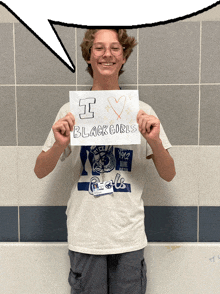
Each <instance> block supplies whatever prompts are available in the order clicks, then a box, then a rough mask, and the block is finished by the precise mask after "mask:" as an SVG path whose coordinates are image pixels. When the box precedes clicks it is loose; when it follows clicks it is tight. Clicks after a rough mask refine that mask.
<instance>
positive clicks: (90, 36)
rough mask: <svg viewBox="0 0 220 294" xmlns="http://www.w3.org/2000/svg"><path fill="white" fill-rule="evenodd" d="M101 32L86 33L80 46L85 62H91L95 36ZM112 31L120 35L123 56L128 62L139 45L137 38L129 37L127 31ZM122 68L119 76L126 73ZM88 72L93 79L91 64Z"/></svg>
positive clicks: (93, 30) (95, 30)
mask: <svg viewBox="0 0 220 294" xmlns="http://www.w3.org/2000/svg"><path fill="white" fill-rule="evenodd" d="M99 30H100V29H88V30H87V31H86V32H85V36H84V38H83V41H82V43H81V44H80V46H81V50H82V56H83V58H84V59H85V61H89V60H90V56H91V47H92V45H93V41H94V39H95V34H96V33H97V31H99ZM110 30H112V31H115V32H116V33H117V34H118V41H119V42H120V44H121V45H122V47H124V51H123V55H124V58H125V59H126V61H127V59H128V57H129V56H130V54H131V52H132V51H133V48H134V47H135V46H136V45H137V42H136V40H135V38H134V37H129V36H128V34H127V31H126V30H125V29H110ZM122 68H123V65H122V67H121V69H120V71H119V76H120V75H121V74H122V73H123V72H124V70H122ZM86 70H87V71H88V72H89V74H90V75H91V76H92V77H93V70H92V66H91V64H88V67H87V68H86Z"/></svg>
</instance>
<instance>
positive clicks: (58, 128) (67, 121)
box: [52, 112, 75, 149]
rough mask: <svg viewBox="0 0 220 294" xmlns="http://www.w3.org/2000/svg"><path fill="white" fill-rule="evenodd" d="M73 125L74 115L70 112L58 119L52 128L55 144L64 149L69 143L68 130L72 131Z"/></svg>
mask: <svg viewBox="0 0 220 294" xmlns="http://www.w3.org/2000/svg"><path fill="white" fill-rule="evenodd" d="M74 125H75V117H74V115H73V114H72V113H71V112H68V113H67V115H66V116H65V117H63V118H61V119H59V120H58V121H57V122H56V123H55V124H54V125H53V126H52V130H53V133H54V137H55V140H56V142H57V144H58V145H59V146H61V147H63V148H64V149H65V148H66V147H67V146H68V145H69V143H70V132H71V131H73V127H74Z"/></svg>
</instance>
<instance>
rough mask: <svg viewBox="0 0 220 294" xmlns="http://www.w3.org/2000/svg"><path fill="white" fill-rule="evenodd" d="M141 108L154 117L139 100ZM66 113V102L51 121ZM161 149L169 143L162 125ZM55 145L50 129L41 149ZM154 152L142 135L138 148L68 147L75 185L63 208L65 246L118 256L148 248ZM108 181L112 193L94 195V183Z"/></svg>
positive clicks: (152, 112) (67, 152) (65, 153)
mask: <svg viewBox="0 0 220 294" xmlns="http://www.w3.org/2000/svg"><path fill="white" fill-rule="evenodd" d="M139 104H140V109H142V110H144V111H145V112H146V113H147V114H149V115H154V116H156V114H155V112H154V110H153V109H152V108H151V107H150V106H149V105H148V104H146V103H144V102H142V101H140V103H139ZM69 111H70V104H69V102H68V103H66V104H65V105H63V107H61V109H60V111H59V112H58V115H57V117H56V119H55V121H57V120H58V119H60V118H62V117H64V116H65V115H66V114H67V113H68V112H69ZM160 138H161V140H162V144H163V146H164V148H165V149H168V148H170V147H171V144H170V142H169V140H168V138H167V136H166V134H165V132H164V130H163V127H162V125H161V127H160ZM54 142H55V139H54V135H53V131H52V129H51V131H50V133H49V135H48V138H47V140H46V142H45V144H44V146H43V151H45V152H46V151H47V150H49V149H50V148H51V147H52V146H53V144H54ZM150 154H152V150H151V148H150V146H149V144H148V143H147V141H146V140H145V139H144V138H143V137H142V136H141V144H139V145H124V146H122V145H118V146H68V147H67V148H66V150H65V152H64V153H63V154H62V156H61V160H64V159H65V158H66V157H68V156H69V155H70V156H69V159H70V158H71V159H72V164H73V167H74V169H73V170H74V175H73V176H74V185H73V188H72V191H71V196H70V199H69V201H68V204H67V210H66V214H67V231H68V248H69V249H70V250H73V251H77V252H81V253H87V254H119V253H124V252H130V251H135V250H139V249H142V248H144V247H145V246H146V245H147V237H146V234H145V226H144V216H145V215H144V203H143V199H142V197H141V196H142V192H143V188H144V184H145V179H146V177H147V164H146V161H147V159H146V156H148V155H150ZM105 181H112V183H113V193H112V194H106V195H103V196H99V197H96V196H94V195H93V192H92V191H93V188H92V187H93V186H92V183H97V182H105Z"/></svg>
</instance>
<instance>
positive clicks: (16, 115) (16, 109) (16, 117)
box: [13, 23, 20, 242]
mask: <svg viewBox="0 0 220 294" xmlns="http://www.w3.org/2000/svg"><path fill="white" fill-rule="evenodd" d="M13 47H14V79H15V84H14V87H15V126H16V169H17V172H16V181H17V183H18V148H17V147H18V102H17V79H16V61H15V24H14V23H13ZM18 195H19V194H18V185H17V197H18V242H20V210H19V196H18Z"/></svg>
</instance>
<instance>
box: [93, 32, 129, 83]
mask: <svg viewBox="0 0 220 294" xmlns="http://www.w3.org/2000/svg"><path fill="white" fill-rule="evenodd" d="M119 46H120V47H121V44H120V42H119V41H118V35H117V33H116V32H115V31H113V30H99V31H98V32H97V33H96V34H95V38H94V41H93V47H92V49H91V56H90V60H89V61H87V62H88V63H89V64H91V66H92V69H93V78H94V79H97V78H98V77H101V76H102V77H104V76H106V77H114V78H117V79H118V73H119V70H120V69H121V67H122V65H123V64H124V63H125V62H126V59H125V58H124V56H123V53H122V54H121V55H119V56H118V55H117V54H114V50H118V49H117V48H118V47H119ZM103 47H105V49H106V50H105V52H104V54H103V55H102V56H99V54H97V52H98V50H100V48H103ZM95 48H96V49H95ZM112 52H113V54H112Z"/></svg>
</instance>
